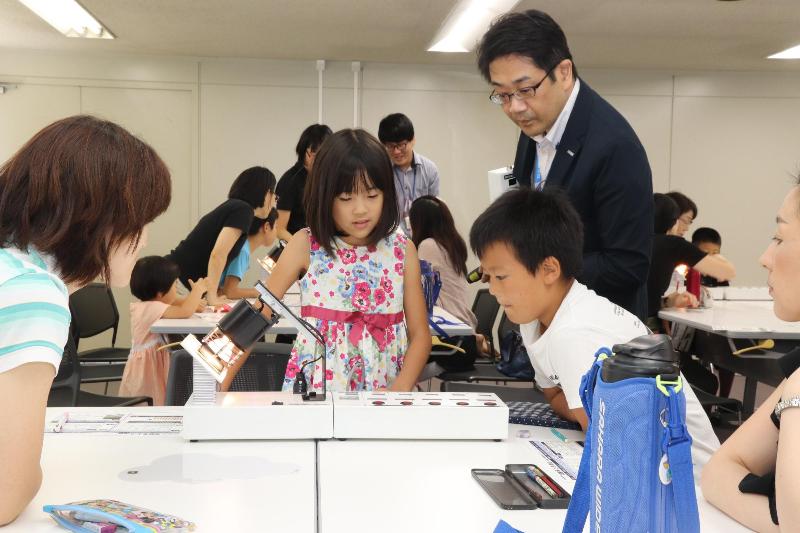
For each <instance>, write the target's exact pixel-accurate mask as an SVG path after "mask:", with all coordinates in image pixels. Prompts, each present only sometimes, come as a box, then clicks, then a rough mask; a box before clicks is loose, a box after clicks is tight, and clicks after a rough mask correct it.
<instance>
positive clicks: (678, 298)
mask: <svg viewBox="0 0 800 533" xmlns="http://www.w3.org/2000/svg"><path fill="white" fill-rule="evenodd" d="M699 305H700V303H699V302H698V301H697V297H695V295H694V294H692V293H691V292H673V293H672V294H670V295H669V296H667V307H678V308H682V307H688V308H690V309H694V308H696V307H697V306H699Z"/></svg>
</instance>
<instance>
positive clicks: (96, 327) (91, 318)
mask: <svg viewBox="0 0 800 533" xmlns="http://www.w3.org/2000/svg"><path fill="white" fill-rule="evenodd" d="M69 310H70V313H71V314H72V329H73V332H74V335H75V339H76V342H77V341H78V340H79V339H86V338H88V337H94V336H95V335H97V334H99V333H102V332H104V331H107V330H109V329H113V334H112V337H111V346H114V344H115V343H116V342H117V328H118V327H119V310H118V309H117V302H116V301H114V294H113V293H112V292H111V289H110V288H109V287H108V286H107V285H105V284H104V283H90V284H89V285H87V286H85V287H83V288H82V289H80V290H78V291H75V292H74V293H73V294H72V295H71V296H70V297H69Z"/></svg>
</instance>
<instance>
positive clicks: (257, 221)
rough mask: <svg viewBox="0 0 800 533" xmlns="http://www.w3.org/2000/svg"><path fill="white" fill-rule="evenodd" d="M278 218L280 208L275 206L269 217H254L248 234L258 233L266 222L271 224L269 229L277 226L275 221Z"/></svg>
mask: <svg viewBox="0 0 800 533" xmlns="http://www.w3.org/2000/svg"><path fill="white" fill-rule="evenodd" d="M276 220H278V210H277V209H275V208H274V207H273V208H272V209H271V210H270V212H269V214H268V215H267V218H259V217H253V222H251V223H250V230H249V231H248V232H247V235H248V236H252V235H257V234H258V232H260V231H261V228H263V227H264V224H269V229H272V228H274V227H275V221H276Z"/></svg>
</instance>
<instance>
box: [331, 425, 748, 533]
mask: <svg viewBox="0 0 800 533" xmlns="http://www.w3.org/2000/svg"><path fill="white" fill-rule="evenodd" d="M520 429H526V430H528V431H529V432H530V433H531V436H530V437H528V438H525V439H520V438H517V437H516V435H517V431H518V430H520ZM562 433H564V434H565V435H566V436H567V437H568V438H575V439H577V438H582V437H581V433H580V432H576V431H562ZM532 439H538V440H553V439H555V437H554V436H553V435H552V433H550V431H549V429H547V428H537V427H531V426H517V425H510V426H509V440H507V441H503V442H490V441H489V442H487V441H375V440H348V441H336V440H331V441H324V442H320V443H319V484H320V525H321V527H320V533H345V532H351V531H355V530H356V529H357V528H356V524H369V525H370V526H371V527H374V528H375V530H379V531H381V532H383V533H391V532H398V533H400V532H403V533H405V532H408V531H442V532H445V531H447V532H449V531H458V532H460V533H469V532H473V531H474V532H475V533H486V532H489V531H493V530H494V528H495V526H496V525H497V522H498V521H499V520H500V519H503V520H505V521H506V522H508V523H509V524H510V525H511V526H513V527H515V528H517V529H519V530H521V531H526V532H530V533H533V532H550V531H553V532H555V531H561V530H562V528H563V526H564V519H565V517H566V510H554V509H537V510H533V511H508V510H504V509H501V508H500V507H498V506H497V504H495V503H494V501H493V500H492V499H491V498H490V497H489V496H488V495H487V494H486V493H485V492H484V491H483V489H482V488H481V487H480V485H478V483H477V482H476V481H475V480H474V479H473V478H472V475H471V469H473V468H499V469H503V468H505V465H506V464H513V463H534V464H537V465H538V466H541V467H542V468H544V469H545V471H547V473H548V474H549V475H555V472H553V471H552V470H551V469H550V468H549V467H548V466H547V463H546V462H545V461H544V460H543V458H542V456H541V455H540V454H539V452H538V451H537V450H536V449H535V448H534V447H533V446H531V445H530V444H529V442H528V441H529V440H532ZM563 485H564V488H565V489H567V490H568V491H570V492H572V489H573V486H572V485H570V484H567V483H563ZM698 507H699V509H700V523H701V527H702V530H703V531H704V532H725V533H732V532H736V531H749V530H748V529H746V528H744V527H743V526H741V525H739V524H738V523H736V522H735V521H733V520H731V519H730V518H728V517H727V516H725V515H724V514H723V513H721V512H720V511H718V510H717V509H716V508H714V507H712V506H711V505H709V504H708V503H707V502H706V501H705V500H704V499H703V497H702V496H700V495H699V489H698ZM354 528H356V529H354ZM586 530H587V531H588V519H587V526H586Z"/></svg>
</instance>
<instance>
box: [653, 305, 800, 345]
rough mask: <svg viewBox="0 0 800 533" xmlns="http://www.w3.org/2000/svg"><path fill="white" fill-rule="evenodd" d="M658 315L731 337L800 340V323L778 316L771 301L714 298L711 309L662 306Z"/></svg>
mask: <svg viewBox="0 0 800 533" xmlns="http://www.w3.org/2000/svg"><path fill="white" fill-rule="evenodd" d="M658 316H659V317H660V318H662V319H664V320H669V321H671V322H678V323H681V324H686V325H687V326H691V327H693V328H696V329H699V330H701V331H708V332H710V333H717V334H719V335H724V336H726V337H729V338H731V339H800V322H784V321H783V320H780V319H778V318H777V317H776V316H775V313H774V312H773V310H772V302H771V301H734V300H730V301H728V300H723V301H715V302H714V306H713V307H711V308H709V309H674V308H670V309H662V310H661V311H660V312H659V313H658Z"/></svg>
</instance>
